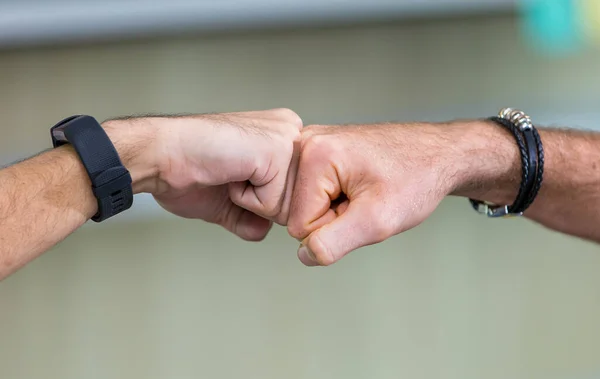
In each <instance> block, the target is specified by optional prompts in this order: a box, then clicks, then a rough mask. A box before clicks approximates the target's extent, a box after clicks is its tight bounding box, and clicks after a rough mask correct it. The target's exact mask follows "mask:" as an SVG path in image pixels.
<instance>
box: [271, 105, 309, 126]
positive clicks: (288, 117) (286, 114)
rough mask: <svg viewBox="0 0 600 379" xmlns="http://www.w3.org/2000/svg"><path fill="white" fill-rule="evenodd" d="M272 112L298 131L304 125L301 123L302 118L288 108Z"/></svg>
mask: <svg viewBox="0 0 600 379" xmlns="http://www.w3.org/2000/svg"><path fill="white" fill-rule="evenodd" d="M272 112H273V113H274V114H276V115H277V116H278V117H279V118H281V119H282V120H284V121H286V122H287V123H289V124H291V125H293V126H294V127H295V128H296V129H300V128H302V126H303V125H304V123H303V122H302V118H301V117H300V116H299V115H298V114H297V113H296V112H294V111H293V110H291V109H289V108H277V109H274V110H273V111H272Z"/></svg>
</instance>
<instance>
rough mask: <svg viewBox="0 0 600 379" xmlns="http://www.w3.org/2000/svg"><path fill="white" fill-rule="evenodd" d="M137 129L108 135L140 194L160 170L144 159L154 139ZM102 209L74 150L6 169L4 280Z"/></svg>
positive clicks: (2, 182) (1, 173)
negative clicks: (146, 147)
mask: <svg viewBox="0 0 600 379" xmlns="http://www.w3.org/2000/svg"><path fill="white" fill-rule="evenodd" d="M137 129H140V126H137V127H135V128H134V126H132V125H129V124H127V123H126V122H122V123H120V124H119V125H112V127H110V128H107V133H108V134H109V137H110V138H111V140H113V143H114V144H115V147H116V148H117V151H118V152H119V155H120V156H121V159H122V161H123V163H124V164H125V166H126V167H127V168H128V169H129V171H130V172H131V175H132V179H133V187H134V192H142V191H144V190H145V189H146V188H145V187H148V186H149V185H150V183H148V178H152V177H153V174H154V171H155V170H154V167H153V166H152V165H151V164H150V163H151V162H152V159H151V157H141V156H140V155H139V152H140V151H142V149H141V148H142V147H144V146H146V144H147V141H149V138H150V136H149V135H147V134H148V133H144V132H140V130H137ZM147 129H148V130H150V129H151V128H150V127H147ZM96 211H97V201H96V198H95V197H94V195H93V193H92V190H91V183H90V180H89V177H88V175H87V173H86V171H85V169H84V167H83V165H82V163H81V161H80V159H79V157H78V156H77V154H76V153H75V151H74V149H73V148H72V147H71V146H63V147H60V148H58V149H54V150H51V151H48V152H45V153H43V154H40V155H38V156H36V157H33V158H31V159H28V160H26V161H24V162H21V163H18V164H16V165H13V166H10V167H8V168H5V169H3V170H0V280H1V279H3V278H5V277H6V276H8V275H9V274H11V273H13V272H14V271H16V270H17V269H19V268H20V267H22V266H24V265H25V264H26V263H28V262H29V261H31V260H33V259H34V258H36V257H37V256H39V255H40V254H42V253H43V252H45V251H46V250H48V249H49V248H51V247H52V246H54V245H55V244H57V243H58V242H60V241H61V240H63V239H64V238H65V237H67V236H68V235H69V234H71V233H73V232H74V231H75V230H76V229H77V228H79V227H80V226H82V225H83V224H84V223H85V222H86V221H87V220H89V219H90V218H91V217H92V216H93V215H94V214H95V213H96Z"/></svg>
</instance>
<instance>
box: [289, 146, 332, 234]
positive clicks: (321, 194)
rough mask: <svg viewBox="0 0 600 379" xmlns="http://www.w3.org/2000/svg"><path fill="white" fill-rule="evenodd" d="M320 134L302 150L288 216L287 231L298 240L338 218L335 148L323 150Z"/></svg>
mask: <svg viewBox="0 0 600 379" xmlns="http://www.w3.org/2000/svg"><path fill="white" fill-rule="evenodd" d="M317 137H320V136H318V135H317V136H313V137H312V138H310V139H308V140H305V142H304V144H303V147H302V151H301V153H300V163H299V167H298V174H297V176H296V182H295V185H294V190H293V195H292V200H291V205H290V217H289V219H288V232H289V233H290V235H291V236H292V237H294V238H297V239H304V238H306V237H307V236H308V235H309V234H310V233H311V232H312V231H314V230H316V229H318V228H319V227H321V226H323V225H325V224H327V223H329V222H331V221H332V220H334V219H335V217H336V214H335V211H334V210H333V209H332V208H331V202H332V200H335V199H336V198H337V197H338V196H339V195H340V194H341V192H342V191H341V184H340V182H339V179H338V174H337V171H336V169H335V167H334V165H333V164H332V163H330V162H331V161H330V160H329V155H328V154H329V153H328V152H329V151H331V148H333V147H331V146H330V147H325V149H324V146H323V144H324V142H322V141H323V140H321V139H319V138H317ZM315 141H316V142H315ZM324 152H325V153H324Z"/></svg>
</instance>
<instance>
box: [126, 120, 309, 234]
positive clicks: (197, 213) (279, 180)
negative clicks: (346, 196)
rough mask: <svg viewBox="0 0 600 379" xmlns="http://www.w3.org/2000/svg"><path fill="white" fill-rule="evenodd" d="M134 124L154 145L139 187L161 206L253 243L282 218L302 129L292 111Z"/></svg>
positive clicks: (280, 221) (285, 209)
mask: <svg viewBox="0 0 600 379" xmlns="http://www.w3.org/2000/svg"><path fill="white" fill-rule="evenodd" d="M134 122H135V123H140V124H144V126H145V127H146V129H147V128H148V125H149V124H151V125H152V126H153V127H154V128H155V130H156V138H154V143H153V148H152V151H153V152H154V155H155V161H156V167H157V169H156V171H157V174H156V175H155V177H154V178H153V179H152V180H148V179H146V180H145V183H146V184H145V185H144V187H145V188H144V189H143V191H144V192H150V193H152V194H153V195H154V197H155V199H156V200H157V202H158V203H159V204H160V205H161V206H162V207H163V208H165V209H166V210H168V211H170V212H172V213H174V214H176V215H178V216H182V217H186V218H196V219H202V220H205V221H208V222H211V223H215V224H219V225H222V226H223V227H225V228H226V229H228V230H229V231H231V232H233V233H235V234H237V235H238V236H240V237H241V238H243V239H246V240H253V241H258V240H261V239H263V238H264V237H265V236H266V235H267V233H268V231H269V229H270V228H271V225H272V224H271V222H272V221H275V222H277V223H281V224H285V223H286V222H287V218H288V213H289V205H290V198H291V188H292V187H293V180H294V178H295V174H296V172H295V169H296V167H297V155H298V154H297V150H298V148H299V141H300V131H301V129H302V120H301V119H300V117H299V116H298V115H296V114H295V113H294V112H292V111H290V110H287V109H276V110H270V111H260V112H242V113H225V114H212V115H198V116H190V117H172V118H160V117H156V118H146V119H138V120H137V121H134ZM295 151H296V153H295ZM146 159H149V158H146ZM132 175H133V172H132ZM134 181H135V180H134ZM288 189H289V190H288Z"/></svg>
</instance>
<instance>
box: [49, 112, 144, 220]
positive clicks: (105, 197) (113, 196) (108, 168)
mask: <svg viewBox="0 0 600 379" xmlns="http://www.w3.org/2000/svg"><path fill="white" fill-rule="evenodd" d="M50 133H51V135H52V144H53V146H54V147H58V146H61V145H65V144H67V143H69V144H71V145H73V148H74V149H75V151H76V152H77V155H79V158H80V159H81V162H82V163H83V166H84V167H85V170H86V171H87V173H88V175H89V177H90V180H91V182H92V191H93V193H94V196H95V197H96V199H97V200H98V212H97V213H96V214H95V215H94V217H92V220H93V221H95V222H101V221H104V220H106V219H108V218H110V217H112V216H114V215H116V214H119V213H121V212H123V211H125V210H127V209H129V208H130V207H131V205H132V204H133V189H132V187H131V175H130V174H129V171H128V170H127V169H126V168H125V167H124V166H123V164H122V163H121V159H120V158H119V154H118V153H117V151H116V149H115V147H114V146H113V144H112V142H111V141H110V139H109V138H108V135H106V132H105V131H104V129H103V128H102V126H101V125H100V124H99V123H98V121H96V119H94V118H93V117H90V116H72V117H69V118H66V119H64V120H62V121H61V122H59V123H58V124H56V125H55V126H53V127H52V129H51V130H50Z"/></svg>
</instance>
